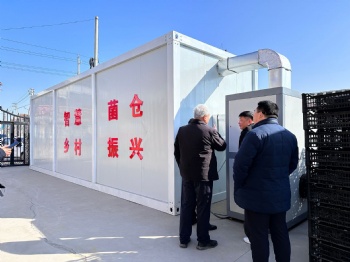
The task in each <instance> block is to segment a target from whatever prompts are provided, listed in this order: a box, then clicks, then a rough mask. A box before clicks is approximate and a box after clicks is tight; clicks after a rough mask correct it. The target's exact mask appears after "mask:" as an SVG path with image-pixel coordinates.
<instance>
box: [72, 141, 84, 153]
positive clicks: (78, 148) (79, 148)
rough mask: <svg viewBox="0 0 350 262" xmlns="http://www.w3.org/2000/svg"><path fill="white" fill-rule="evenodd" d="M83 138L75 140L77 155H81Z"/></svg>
mask: <svg viewBox="0 0 350 262" xmlns="http://www.w3.org/2000/svg"><path fill="white" fill-rule="evenodd" d="M81 144H82V143H81V139H80V138H79V139H75V142H74V152H75V155H76V156H81Z"/></svg>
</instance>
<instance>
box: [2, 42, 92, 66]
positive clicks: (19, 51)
mask: <svg viewBox="0 0 350 262" xmlns="http://www.w3.org/2000/svg"><path fill="white" fill-rule="evenodd" d="M0 50H4V51H8V52H15V53H20V54H26V55H34V56H40V57H47V58H52V59H57V60H63V61H69V62H76V59H73V58H68V57H62V56H55V55H50V54H45V53H37V52H32V51H29V50H23V49H17V48H12V47H8V46H0ZM81 63H83V64H88V63H87V62H81Z"/></svg>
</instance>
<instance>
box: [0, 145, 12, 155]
mask: <svg viewBox="0 0 350 262" xmlns="http://www.w3.org/2000/svg"><path fill="white" fill-rule="evenodd" d="M0 148H1V149H2V150H4V152H5V154H6V156H10V155H11V152H12V148H9V147H7V146H2V147H0Z"/></svg>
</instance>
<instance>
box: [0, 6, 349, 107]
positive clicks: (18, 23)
mask: <svg viewBox="0 0 350 262" xmlns="http://www.w3.org/2000/svg"><path fill="white" fill-rule="evenodd" d="M0 10H1V18H0V19H1V22H0V37H1V38H0V61H1V62H0V82H2V86H1V87H0V88H1V91H0V105H1V106H2V107H3V108H8V109H10V110H11V111H12V110H13V106H12V105H13V103H17V107H18V108H19V112H22V113H26V112H28V108H29V97H28V90H29V89H31V88H33V89H34V90H35V93H38V92H40V91H42V90H44V89H46V88H49V87H51V86H53V85H55V84H58V83H60V82H62V81H64V80H65V79H67V78H69V75H71V76H72V75H74V74H76V71H77V62H76V59H77V55H78V54H79V55H80V57H81V60H82V65H81V68H80V70H81V71H85V70H88V69H89V66H88V59H89V57H92V56H93V54H94V17H95V16H98V17H99V60H100V63H103V62H105V61H108V60H110V59H112V58H114V57H116V56H118V55H121V54H123V53H125V52H127V51H129V50H131V49H133V48H135V47H138V46H141V45H143V44H145V43H147V42H149V41H151V40H153V39H154V38H157V37H159V36H162V35H164V34H166V33H168V32H170V31H172V30H174V31H178V32H180V33H182V34H185V35H187V36H189V37H192V38H195V39H197V40H199V41H202V42H205V43H207V44H210V45H212V46H215V47H218V48H221V49H226V50H227V51H229V52H231V53H233V54H236V55H242V54H246V53H250V52H254V51H257V50H259V49H263V48H269V49H272V50H274V51H276V52H278V53H280V54H282V55H284V56H286V57H287V58H288V59H289V61H290V62H291V65H292V89H295V90H298V91H299V92H301V93H315V92H320V91H328V90H339V89H348V88H350V81H349V78H350V67H349V61H350V30H349V28H350V15H349V12H350V1H349V0H333V1H330V0H327V1H326V0H317V1H316V0H294V1H290V0H221V1H217V0H211V1H209V0H202V1H200V0H186V1H185V0H177V1H171V0H170V1H169V0H149V1H142V0H138V1H135V0H120V1H119V0H114V1H113V0H98V1H97V0H95V1H94V0H85V1H79V0H60V1H58V0H57V1H54V0H51V1H47V0H32V1H27V0H13V1H5V0H0ZM73 22H76V23H73ZM58 24H60V25H58ZM28 70H31V71H28ZM33 71H35V72H33ZM261 73H262V77H261V83H260V87H265V86H266V85H267V80H266V77H265V76H266V72H265V73H264V72H261Z"/></svg>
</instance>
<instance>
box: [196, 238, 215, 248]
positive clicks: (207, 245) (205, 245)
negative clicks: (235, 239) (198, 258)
mask: <svg viewBox="0 0 350 262" xmlns="http://www.w3.org/2000/svg"><path fill="white" fill-rule="evenodd" d="M217 245H218V241H216V240H210V241H209V242H208V243H205V244H204V243H201V242H198V245H197V247H196V248H197V249H198V250H206V249H209V248H214V247H216V246H217Z"/></svg>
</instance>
